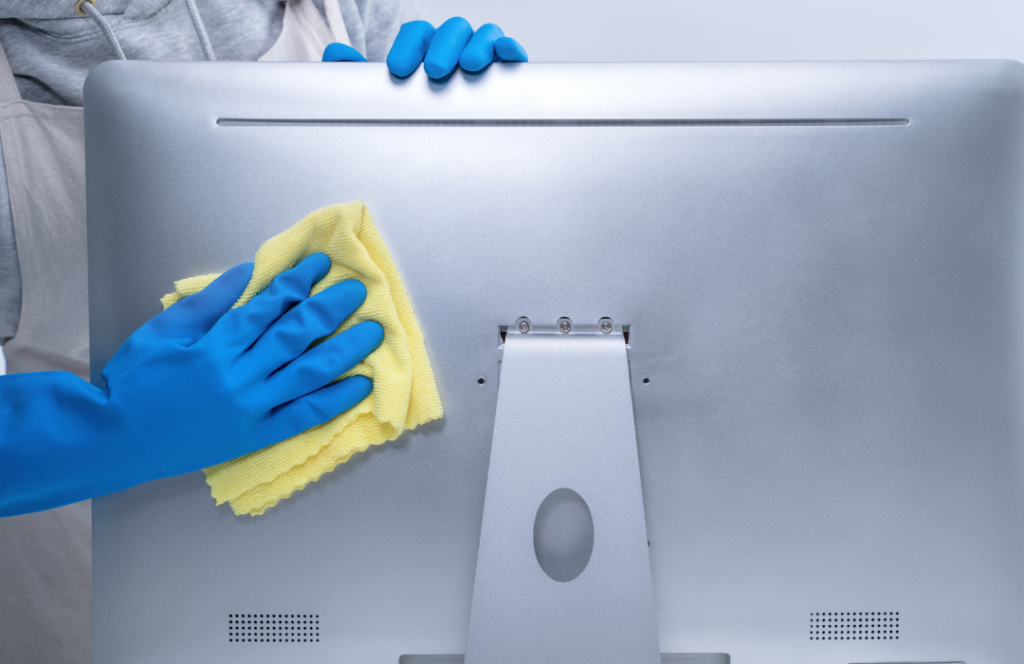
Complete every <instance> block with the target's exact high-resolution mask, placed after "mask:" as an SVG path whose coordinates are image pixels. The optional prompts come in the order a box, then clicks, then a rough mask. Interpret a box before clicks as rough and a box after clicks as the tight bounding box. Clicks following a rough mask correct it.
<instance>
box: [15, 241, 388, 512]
mask: <svg viewBox="0 0 1024 664" xmlns="http://www.w3.org/2000/svg"><path fill="white" fill-rule="evenodd" d="M329 269H330V259H328V258H327V256H325V255H323V254H314V255H313V256H310V257H308V258H306V259H305V260H304V261H302V262H301V263H300V264H299V265H298V266H296V267H295V268H293V269H291V270H289V271H287V272H284V273H282V274H281V275H279V276H278V277H277V278H276V279H275V280H274V282H273V283H272V284H271V285H270V286H269V287H268V288H267V289H266V290H265V291H263V292H262V293H260V294H258V295H256V296H255V297H253V298H252V300H251V301H249V302H248V303H247V304H246V305H244V306H242V307H238V308H235V309H232V308H231V307H232V305H233V304H234V303H235V302H236V301H237V300H238V298H239V297H240V296H241V294H242V292H243V290H244V289H245V287H246V285H247V284H248V282H249V278H250V276H251V274H252V264H251V263H248V264H243V265H239V266H236V267H234V268H232V269H231V270H228V271H227V272H225V273H224V274H223V275H221V276H220V277H219V278H218V279H217V280H216V281H214V282H213V283H212V284H210V285H209V286H208V287H207V288H205V289H204V290H202V291H200V292H199V293H197V294H195V295H192V296H190V297H188V298H185V299H184V300H182V301H180V302H178V303H176V304H174V305H172V306H171V307H169V308H168V309H167V310H166V311H164V312H162V313H160V314H159V315H157V316H155V317H154V318H153V319H151V320H150V321H149V322H147V323H146V324H145V325H143V326H142V327H140V328H139V329H138V330H136V331H135V333H133V334H132V335H131V336H130V337H129V338H128V340H127V341H126V342H125V343H124V345H123V346H121V348H120V349H119V350H118V351H117V353H115V354H114V357H113V358H112V359H111V360H110V362H109V363H108V364H107V366H106V367H105V368H104V370H103V377H104V378H105V380H106V382H107V387H106V388H105V389H100V388H98V387H95V386H93V385H91V384H89V383H87V382H85V381H83V380H81V379H79V378H77V377H75V376H73V375H72V374H69V373H65V372H60V371H51V372H40V373H28V374H17V375H11V376H0V517H2V516H10V515H14V514H22V513H27V512H35V511H39V510H45V509H50V508H53V507H57V506H59V505H64V504H67V503H72V502H77V501H79V500H84V499H86V498H92V497H95V496H99V495H103V494H106V493H110V492H113V491H119V490H121V489H125V488H128V487H130V486H133V485H136V484H140V483H142V482H146V481H148V480H152V479H157V478H160V477H168V476H171V475H178V474H181V473H185V472H190V471H194V470H198V469H200V468H206V467H209V466H213V465H216V464H218V463H221V462H224V461H227V460H229V459H234V458H237V457H240V456H243V455H245V454H248V453H249V452H253V451H255V450H257V449H260V448H262V447H266V446H267V445H271V444H273V443H276V442H278V441H281V440H284V439H286V438H289V437H291V436H294V435H296V434H298V433H300V432H302V431H304V430H306V429H309V428H311V427H313V426H316V425H318V424H321V423H323V422H326V421H327V420H330V419H331V418H333V417H335V416H336V415H338V414H340V413H342V412H344V411H346V410H348V409H349V408H351V407H352V406H354V405H356V404H357V403H359V402H360V401H362V400H363V399H364V398H365V397H366V396H367V395H369V393H370V391H371V389H372V383H371V381H370V379H368V378H365V377H363V376H352V377H349V378H346V379H344V380H341V381H337V382H334V381H336V380H337V378H338V377H339V376H341V375H342V374H344V373H345V372H347V371H348V370H349V369H351V368H352V367H354V366H355V365H356V364H358V363H359V362H360V361H361V360H362V359H363V358H364V357H365V356H366V355H368V354H369V353H370V352H371V351H373V350H374V349H375V348H376V347H377V346H378V345H380V342H381V341H382V340H383V338H384V331H383V328H381V326H380V325H378V324H377V323H373V322H369V321H368V322H363V323H360V324H358V325H355V326H353V327H351V328H349V329H348V330H346V331H345V332H343V333H341V334H338V335H336V336H333V337H331V338H330V339H327V340H326V341H323V342H322V343H319V344H317V345H315V346H312V347H311V344H312V343H313V342H314V341H316V340H318V339H322V338H323V337H325V336H327V335H329V334H331V333H332V332H334V331H335V330H336V329H337V328H338V327H339V326H340V325H341V324H342V323H343V322H344V321H345V319H347V318H348V317H349V316H350V315H351V314H352V313H353V312H354V311H355V310H356V309H357V308H358V307H359V306H360V304H362V302H363V300H364V299H365V297H366V289H365V288H364V287H363V285H362V284H361V283H359V282H358V281H345V282H342V283H339V284H335V285H333V286H331V287H329V288H327V289H325V290H323V291H322V292H320V293H318V294H317V295H315V296H313V297H310V296H309V292H310V289H311V288H312V286H313V285H314V284H315V283H316V282H318V281H319V280H320V279H322V278H323V277H324V276H325V275H326V274H327V271H328V270H329Z"/></svg>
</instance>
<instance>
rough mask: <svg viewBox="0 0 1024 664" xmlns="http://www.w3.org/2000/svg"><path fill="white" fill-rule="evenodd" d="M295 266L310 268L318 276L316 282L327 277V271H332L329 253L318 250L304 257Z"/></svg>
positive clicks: (304, 268)
mask: <svg viewBox="0 0 1024 664" xmlns="http://www.w3.org/2000/svg"><path fill="white" fill-rule="evenodd" d="M295 267H301V268H302V269H303V270H309V271H311V272H312V273H313V274H315V275H316V278H315V279H314V280H313V281H314V283H316V282H317V281H320V280H321V279H323V278H324V277H326V276H327V273H328V272H330V271H331V259H330V258H329V257H328V256H327V254H324V253H320V252H317V253H315V254H310V255H308V256H306V257H305V258H303V259H302V261H301V262H300V263H299V264H298V265H296V266H295Z"/></svg>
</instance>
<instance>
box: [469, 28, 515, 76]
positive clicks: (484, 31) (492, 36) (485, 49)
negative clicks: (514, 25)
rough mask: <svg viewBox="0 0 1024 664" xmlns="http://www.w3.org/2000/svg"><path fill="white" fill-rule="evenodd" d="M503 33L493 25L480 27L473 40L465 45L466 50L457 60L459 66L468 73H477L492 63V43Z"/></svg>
mask: <svg viewBox="0 0 1024 664" xmlns="http://www.w3.org/2000/svg"><path fill="white" fill-rule="evenodd" d="M504 36H505V33H504V32H502V31H501V28H499V27H498V26H496V25H495V24H493V23H488V24H487V25H481V26H480V29H479V30H477V31H476V32H475V33H473V38H472V39H470V40H469V44H467V45H466V50H464V51H463V52H462V57H460V58H459V66H460V67H462V68H463V69H465V70H466V71H470V72H478V71H480V70H481V69H483V68H484V67H486V66H487V65H489V64H491V63H492V62H494V42H495V40H497V39H498V38H500V37H504Z"/></svg>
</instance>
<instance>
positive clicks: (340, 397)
mask: <svg viewBox="0 0 1024 664" xmlns="http://www.w3.org/2000/svg"><path fill="white" fill-rule="evenodd" d="M372 390H373V381H372V380H370V379H369V378H367V377H366V376H350V377H349V378H346V379H345V380H340V381H338V382H337V383H332V384H330V385H328V386H327V387H325V388H322V389H320V390H317V391H316V392H313V393H312V394H307V395H306V396H304V397H302V398H301V399H296V400H295V401H292V402H289V403H286V404H284V405H282V406H280V407H278V408H276V409H274V411H273V412H272V413H271V414H270V416H269V417H268V418H267V423H266V427H267V428H266V429H265V433H266V434H267V438H268V439H269V440H271V441H273V442H280V441H282V440H285V439H287V438H291V437H292V436H296V435H298V434H300V433H302V432H303V431H305V430H306V429H311V428H313V427H315V426H317V425H318V424H323V423H324V422H327V421H328V420H331V419H333V418H335V417H337V416H338V415H341V414H342V413H344V412H345V411H347V410H349V409H350V408H352V407H353V406H355V405H356V404H358V403H359V402H360V401H362V400H363V399H365V398H366V397H368V396H370V392H371V391H372Z"/></svg>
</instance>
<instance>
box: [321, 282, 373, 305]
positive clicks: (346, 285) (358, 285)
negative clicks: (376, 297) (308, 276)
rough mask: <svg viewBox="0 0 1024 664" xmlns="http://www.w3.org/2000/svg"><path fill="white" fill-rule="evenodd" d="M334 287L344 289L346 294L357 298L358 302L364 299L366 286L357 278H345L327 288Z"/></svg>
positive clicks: (331, 288)
mask: <svg viewBox="0 0 1024 664" xmlns="http://www.w3.org/2000/svg"><path fill="white" fill-rule="evenodd" d="M335 289H339V290H342V291H344V292H345V294H346V295H348V296H350V297H352V299H358V300H359V301H360V302H363V301H364V300H366V286H365V285H364V284H363V282H361V281H359V280H358V279H346V280H345V281H341V282H339V283H336V284H334V285H333V286H331V287H330V288H328V289H327V290H335Z"/></svg>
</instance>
